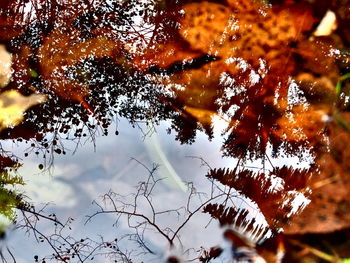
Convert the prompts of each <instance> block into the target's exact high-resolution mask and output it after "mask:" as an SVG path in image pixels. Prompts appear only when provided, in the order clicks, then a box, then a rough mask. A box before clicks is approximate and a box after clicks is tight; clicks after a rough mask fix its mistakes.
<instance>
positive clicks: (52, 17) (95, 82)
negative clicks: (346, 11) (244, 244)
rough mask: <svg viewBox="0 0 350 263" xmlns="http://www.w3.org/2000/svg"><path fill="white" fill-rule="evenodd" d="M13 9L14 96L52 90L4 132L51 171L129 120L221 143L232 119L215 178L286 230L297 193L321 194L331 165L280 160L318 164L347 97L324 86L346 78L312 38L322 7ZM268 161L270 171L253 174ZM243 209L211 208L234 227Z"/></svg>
mask: <svg viewBox="0 0 350 263" xmlns="http://www.w3.org/2000/svg"><path fill="white" fill-rule="evenodd" d="M187 2H189V3H187ZM0 7H1V13H0V25H1V28H0V32H1V36H0V40H1V42H4V43H6V45H7V48H8V50H9V51H10V52H11V53H13V56H14V58H13V77H12V80H11V82H10V83H9V85H8V86H7V87H6V88H5V89H18V90H20V92H21V93H22V94H24V95H29V94H32V93H45V94H48V95H49V99H48V101H47V102H46V103H45V104H42V105H37V106H35V107H33V108H32V109H30V110H29V111H27V112H26V119H25V121H23V122H22V123H21V124H20V125H18V126H16V127H14V128H9V129H6V130H3V131H1V138H2V139H13V140H15V141H16V140H25V141H28V142H29V144H30V148H28V152H31V151H33V152H35V153H36V154H42V155H43V157H44V158H46V160H47V164H51V162H52V160H53V156H54V154H61V153H63V154H65V153H66V149H65V147H64V145H65V142H64V141H65V140H72V141H74V142H75V143H76V144H77V145H79V144H80V143H81V142H84V141H87V140H91V141H94V138H95V136H96V134H103V135H107V134H108V127H109V126H110V125H111V123H112V122H113V121H114V119H117V118H120V117H125V118H127V119H128V120H129V121H130V122H131V123H132V124H133V125H138V123H140V122H145V123H152V124H157V123H159V122H161V121H162V120H170V121H171V128H170V129H169V131H170V132H171V131H175V132H176V138H177V140H179V141H180V142H181V143H193V142H195V138H196V134H197V132H198V131H204V132H205V133H206V134H207V135H208V137H209V138H212V137H213V134H214V132H213V129H214V128H215V125H217V124H216V123H215V122H214V119H215V118H219V119H223V120H225V122H226V127H225V130H224V131H223V135H224V136H225V140H224V142H223V147H222V151H223V153H224V155H226V156H229V157H233V158H237V159H238V164H237V168H236V169H235V170H227V169H211V170H210V172H209V173H208V177H209V178H210V179H211V180H213V181H214V180H217V181H218V182H220V183H221V184H222V186H224V187H226V188H225V189H229V191H233V192H234V193H237V192H238V193H240V194H241V195H242V196H244V198H247V199H248V200H250V201H251V202H254V203H255V204H256V205H257V207H258V209H259V210H260V212H261V213H262V214H263V215H264V216H265V218H266V221H267V222H268V225H269V227H271V228H272V229H273V230H277V229H279V228H280V227H283V225H284V224H285V223H286V221H288V219H289V217H290V216H291V215H292V214H296V213H297V211H294V210H293V209H295V207H293V205H294V203H293V200H294V199H297V197H300V195H303V196H304V195H309V194H310V191H307V189H308V187H309V184H308V183H309V178H310V177H311V175H312V174H313V173H315V174H316V172H317V164H318V163H316V164H312V165H311V168H312V169H313V170H312V172H310V170H307V169H304V170H303V169H296V168H293V167H282V168H280V165H278V163H277V162H278V158H282V156H288V157H298V158H299V159H300V160H302V156H303V153H305V152H308V153H310V154H311V155H314V156H312V158H309V159H308V160H306V161H313V160H314V158H318V151H319V149H322V146H323V144H324V142H323V139H324V136H325V133H324V131H325V122H324V118H325V117H326V116H327V115H329V114H332V110H333V109H332V107H333V106H334V105H333V104H334V103H335V95H334V94H333V93H334V90H333V91H332V88H331V89H329V93H327V94H323V95H322V94H321V95H320V93H322V92H320V89H324V88H325V87H327V85H321V88H317V85H318V84H319V83H321V81H318V80H319V79H318V77H319V75H322V77H323V78H325V80H324V79H323V80H324V82H326V83H328V86H331V87H333V88H334V86H335V84H336V82H337V80H338V77H339V74H340V73H339V70H340V69H339V68H338V66H337V65H336V58H335V57H334V56H330V55H329V54H330V53H331V51H332V50H333V51H334V47H337V43H334V42H335V41H333V42H332V43H331V44H329V42H330V41H332V39H328V38H317V39H315V40H312V39H311V38H310V32H311V30H312V28H313V27H314V26H315V25H316V22H317V21H319V20H320V17H317V16H316V14H313V13H312V9H311V8H310V5H308V4H306V3H304V2H302V3H299V4H298V3H294V1H289V2H288V1H287V3H285V4H276V5H272V6H271V7H267V6H265V5H259V4H258V3H256V2H254V1H243V2H242V1H221V2H220V3H211V2H205V1H203V2H191V1H184V2H181V5H180V4H174V3H173V2H172V1H160V2H157V3H154V2H141V1H124V2H116V1H106V2H105V1H81V2H74V1H31V2H25V1H13V2H11V3H9V2H4V3H3V4H1V6H0ZM25 10H29V12H27V13H26V12H25ZM242 10H244V12H243V11H242ZM300 10H302V11H300ZM301 21H302V22H301ZM338 58H340V57H338ZM315 61H321V62H320V63H318V62H316V63H315ZM325 64H327V67H326V69H325ZM301 73H304V74H301ZM305 74H306V75H305ZM310 82H311V83H316V84H315V85H313V84H311V86H312V87H311V88H310V87H309V86H310ZM308 85H309V86H308ZM325 97H327V98H328V99H325ZM329 98H330V99H329ZM311 103H312V104H311ZM270 149H272V153H271V154H270V153H269V151H270ZM270 155H271V156H270ZM269 156H270V157H273V160H272V161H271V160H270V157H269ZM257 160H260V161H261V162H262V163H263V165H262V166H263V167H261V171H259V172H252V171H251V170H248V169H247V168H246V164H248V163H249V162H250V161H257ZM274 162H275V163H274ZM266 163H269V165H266V166H271V169H270V171H269V169H267V167H266V166H265V164H266ZM259 168H260V167H259ZM274 185H275V186H274ZM304 197H305V196H304ZM204 203H205V202H204ZM244 209H245V208H238V210H237V207H235V206H234V205H231V206H230V205H228V204H227V203H215V202H214V203H211V204H208V205H206V206H205V210H204V211H206V212H208V213H210V214H211V215H212V216H213V217H214V218H216V219H218V220H219V222H220V223H221V224H223V225H225V224H229V225H235V224H236V226H238V227H241V228H243V229H244V228H245V230H246V229H251V228H253V229H254V227H255V225H254V222H253V221H247V220H244V217H247V216H248V214H249V211H248V210H247V211H244ZM115 212H116V213H119V212H120V211H115ZM122 212H124V211H122ZM237 222H238V223H237ZM253 225H254V226H253ZM253 231H258V232H259V231H260V230H253ZM261 231H262V232H263V231H265V230H263V229H261ZM61 260H62V259H61ZM208 261H209V260H208ZM203 262H205V261H203Z"/></svg>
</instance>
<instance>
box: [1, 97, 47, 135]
mask: <svg viewBox="0 0 350 263" xmlns="http://www.w3.org/2000/svg"><path fill="white" fill-rule="evenodd" d="M45 101H46V96H45V95H42V94H32V95H30V96H28V97H25V96H23V95H22V94H21V93H19V92H18V91H16V90H9V91H5V92H3V93H1V94H0V131H1V130H3V129H6V128H9V127H14V126H16V125H18V124H19V123H21V122H22V120H23V118H24V112H25V111H26V110H27V109H29V108H30V107H32V106H34V105H37V104H41V103H44V102H45Z"/></svg>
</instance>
